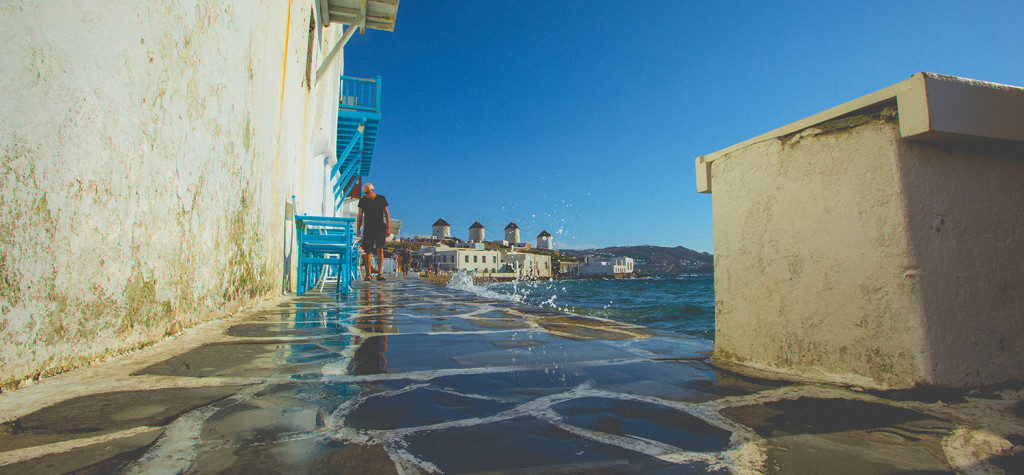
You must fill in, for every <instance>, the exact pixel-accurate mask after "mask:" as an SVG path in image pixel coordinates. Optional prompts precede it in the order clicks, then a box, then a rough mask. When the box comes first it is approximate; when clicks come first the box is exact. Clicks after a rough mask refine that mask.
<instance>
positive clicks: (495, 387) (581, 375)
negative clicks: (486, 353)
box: [431, 368, 590, 403]
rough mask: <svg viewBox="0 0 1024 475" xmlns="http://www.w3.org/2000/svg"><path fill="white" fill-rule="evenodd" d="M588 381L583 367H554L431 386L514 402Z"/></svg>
mask: <svg viewBox="0 0 1024 475" xmlns="http://www.w3.org/2000/svg"><path fill="white" fill-rule="evenodd" d="M589 380H590V375H589V374H588V373H587V371H586V370H585V369H583V368H573V369H565V368H553V369H543V370H540V369H537V370H522V371H507V372H506V371H503V372H498V373H484V374H467V375H456V376H444V377H440V378H437V379H435V380H434V381H432V383H431V384H432V386H434V387H438V388H448V389H451V390H454V391H457V392H460V393H463V394H476V395H480V396H485V397H493V398H499V399H505V400H512V401H517V402H520V403H521V402H525V401H529V400H531V399H536V398H538V397H543V396H549V395H551V394H557V393H561V392H565V391H567V390H569V389H572V388H575V387H577V386H579V385H581V384H583V383H586V382H587V381H589Z"/></svg>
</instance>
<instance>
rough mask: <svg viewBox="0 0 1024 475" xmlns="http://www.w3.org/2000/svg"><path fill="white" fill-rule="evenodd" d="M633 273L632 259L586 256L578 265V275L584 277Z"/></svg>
mask: <svg viewBox="0 0 1024 475" xmlns="http://www.w3.org/2000/svg"><path fill="white" fill-rule="evenodd" d="M632 272H633V258H632V257H624V256H623V257H593V256H587V257H586V258H585V259H584V260H583V263H582V264H580V275H581V276H585V277H595V276H609V277H611V276H621V275H626V274H631V273H632Z"/></svg>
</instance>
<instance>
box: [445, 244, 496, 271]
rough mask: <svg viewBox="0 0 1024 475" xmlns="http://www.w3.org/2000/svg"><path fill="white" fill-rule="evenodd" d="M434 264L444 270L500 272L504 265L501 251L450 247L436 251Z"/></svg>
mask: <svg viewBox="0 0 1024 475" xmlns="http://www.w3.org/2000/svg"><path fill="white" fill-rule="evenodd" d="M434 264H435V265H436V266H437V268H438V270H442V271H456V272H457V271H463V272H466V273H470V274H473V273H477V272H498V269H500V268H501V267H502V265H504V262H503V261H502V256H501V251H488V250H484V249H463V248H448V249H443V250H439V251H436V252H434Z"/></svg>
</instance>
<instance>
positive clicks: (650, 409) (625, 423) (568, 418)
mask: <svg viewBox="0 0 1024 475" xmlns="http://www.w3.org/2000/svg"><path fill="white" fill-rule="evenodd" d="M554 409H555V410H556V411H557V412H558V413H559V414H562V416H563V418H564V420H565V422H567V423H569V424H572V425H574V426H577V427H582V428H584V429H589V430H594V431H599V432H604V433H606V434H612V435H618V436H628V437H641V438H644V439H648V440H655V441H658V442H661V443H664V444H668V445H672V446H675V447H679V448H680V449H683V450H686V451H691V452H717V451H721V450H725V449H727V448H728V447H729V437H731V436H732V433H731V432H729V431H727V430H724V429H721V428H719V427H715V426H713V425H711V424H708V423H707V422H704V421H703V420H702V419H700V418H698V417H695V416H692V415H690V414H687V413H685V412H682V411H680V410H677V409H672V408H668V407H665V406H660V405H656V404H648V403H644V402H638V401H624V400H619V399H608V398H599V397H588V398H580V399H574V400H571V401H566V402H562V403H559V404H556V405H555V406H554Z"/></svg>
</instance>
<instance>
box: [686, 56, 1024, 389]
mask: <svg viewBox="0 0 1024 475" xmlns="http://www.w3.org/2000/svg"><path fill="white" fill-rule="evenodd" d="M696 170H697V188H698V191H699V192H703V193H712V207H713V216H714V249H715V352H714V359H715V360H716V361H717V362H719V363H720V364H726V365H731V364H736V365H742V366H746V367H752V368H756V369H762V370H769V371H774V372H780V373H787V374H790V375H793V376H799V377H803V378H812V379H816V380H823V381H830V382H837V383H843V384H855V385H861V386H866V387H881V388H907V387H912V386H916V385H937V386H945V387H967V386H974V385H982V384H990V383H999V382H1005V381H1010V380H1019V379H1024V88H1020V87H1013V86H1005V85H1000V84H993V83H987V82H981V81H975V80H970V79H964V78H959V77H951V76H943V75H937V74H932V73H920V74H916V75H914V76H912V77H911V78H910V79H908V80H906V81H903V82H900V83H897V84H895V85H892V86H889V87H887V88H885V89H882V90H880V91H877V92H874V93H871V94H868V95H866V96H863V97H861V98H859V99H855V100H853V101H850V102H848V103H845V104H842V105H840V106H837V107H834V108H831V109H828V110H826V111H824V112H821V113H819V114H816V115H813V116H811V117H808V118H806V119H803V120H801V121H798V122H795V123H793V124H790V125H787V126H784V127H782V128H779V129H777V130H774V131H772V132H769V133H767V134H763V135H760V136H758V137H754V138H752V139H750V140H747V141H745V142H742V143H740V144H737V145H734V146H732V147H729V148H726V149H724V150H721V151H719V152H715V153H713V154H710V155H707V156H702V157H698V158H697V160H696Z"/></svg>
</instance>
